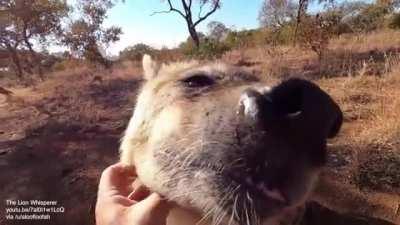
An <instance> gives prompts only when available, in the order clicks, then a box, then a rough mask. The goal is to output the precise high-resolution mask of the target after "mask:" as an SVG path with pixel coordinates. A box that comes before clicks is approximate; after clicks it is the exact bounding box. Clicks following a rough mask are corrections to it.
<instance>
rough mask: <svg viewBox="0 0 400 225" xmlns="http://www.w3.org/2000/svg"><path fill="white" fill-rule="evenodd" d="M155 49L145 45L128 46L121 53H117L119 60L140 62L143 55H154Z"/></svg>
mask: <svg viewBox="0 0 400 225" xmlns="http://www.w3.org/2000/svg"><path fill="white" fill-rule="evenodd" d="M155 51H156V50H155V49H154V48H152V47H150V46H148V45H146V44H142V43H139V44H136V45H134V46H130V47H127V48H125V49H124V50H123V51H121V52H120V53H119V56H120V59H121V60H126V59H127V60H132V61H140V60H142V57H143V55H144V54H149V55H153V54H154V53H155Z"/></svg>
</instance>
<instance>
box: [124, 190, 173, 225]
mask: <svg viewBox="0 0 400 225" xmlns="http://www.w3.org/2000/svg"><path fill="white" fill-rule="evenodd" d="M170 208H171V206H170V204H169V203H168V202H167V201H165V200H163V199H162V197H161V196H160V195H159V194H157V193H152V194H150V195H149V196H148V197H147V198H145V199H144V200H143V201H141V202H139V203H137V204H135V205H133V206H131V207H130V210H129V218H132V219H133V220H134V221H136V223H135V224H138V225H165V224H166V220H167V216H168V213H169V210H170Z"/></svg>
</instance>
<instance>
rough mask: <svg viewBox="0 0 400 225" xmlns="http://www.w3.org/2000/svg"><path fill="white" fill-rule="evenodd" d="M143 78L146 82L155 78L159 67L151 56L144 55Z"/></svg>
mask: <svg viewBox="0 0 400 225" xmlns="http://www.w3.org/2000/svg"><path fill="white" fill-rule="evenodd" d="M142 64H143V71H144V78H145V79H146V80H151V79H153V78H154V77H155V76H157V73H158V70H159V69H160V65H159V64H158V63H157V62H156V61H154V60H153V59H152V58H151V56H149V55H147V54H145V55H143V59H142Z"/></svg>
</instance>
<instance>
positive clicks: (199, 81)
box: [182, 74, 215, 88]
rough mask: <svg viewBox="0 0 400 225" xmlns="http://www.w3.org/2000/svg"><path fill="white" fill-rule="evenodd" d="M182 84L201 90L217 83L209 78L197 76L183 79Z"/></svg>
mask: <svg viewBox="0 0 400 225" xmlns="http://www.w3.org/2000/svg"><path fill="white" fill-rule="evenodd" d="M182 83H183V84H184V85H185V86H186V87H189V88H200V87H207V86H211V85H213V84H214V83H215V81H214V80H213V79H212V78H211V77H209V76H206V75H203V74H197V75H193V76H190V77H187V78H185V79H183V80H182Z"/></svg>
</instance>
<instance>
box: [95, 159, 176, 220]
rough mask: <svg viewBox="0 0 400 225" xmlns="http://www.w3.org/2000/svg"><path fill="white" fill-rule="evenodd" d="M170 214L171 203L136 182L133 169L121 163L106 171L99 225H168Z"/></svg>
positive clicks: (98, 207) (98, 208)
mask: <svg viewBox="0 0 400 225" xmlns="http://www.w3.org/2000/svg"><path fill="white" fill-rule="evenodd" d="M168 211H169V205H168V203H167V202H166V201H164V200H163V199H162V198H161V196H160V195H158V194H157V193H150V192H149V190H148V189H146V188H145V187H144V186H143V184H141V183H140V181H139V180H137V179H136V172H135V169H134V168H133V167H125V166H123V165H122V164H121V163H117V164H114V165H112V166H110V167H108V168H106V169H105V170H104V171H103V173H102V175H101V178H100V183H99V190H98V194H97V203H96V225H111V224H112V225H165V224H166V218H167V215H168Z"/></svg>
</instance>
